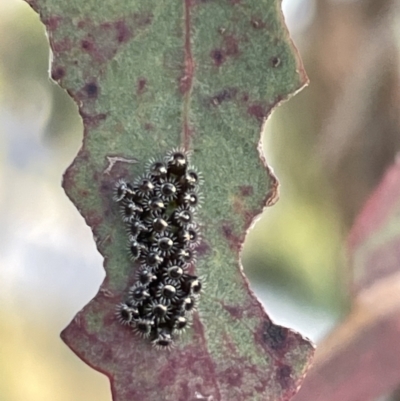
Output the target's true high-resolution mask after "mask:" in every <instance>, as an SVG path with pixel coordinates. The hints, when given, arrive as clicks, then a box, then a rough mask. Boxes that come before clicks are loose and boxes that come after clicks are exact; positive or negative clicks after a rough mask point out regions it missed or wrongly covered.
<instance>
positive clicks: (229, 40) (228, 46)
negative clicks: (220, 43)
mask: <svg viewBox="0 0 400 401" xmlns="http://www.w3.org/2000/svg"><path fill="white" fill-rule="evenodd" d="M224 45H225V46H224V47H225V53H226V55H227V56H237V55H238V54H239V44H238V40H237V39H236V38H235V37H234V36H233V35H227V36H225V38H224Z"/></svg>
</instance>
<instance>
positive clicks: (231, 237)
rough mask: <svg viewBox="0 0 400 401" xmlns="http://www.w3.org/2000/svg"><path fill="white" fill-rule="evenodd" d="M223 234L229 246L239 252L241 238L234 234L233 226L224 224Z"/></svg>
mask: <svg viewBox="0 0 400 401" xmlns="http://www.w3.org/2000/svg"><path fill="white" fill-rule="evenodd" d="M221 228H222V234H223V235H224V237H225V238H226V239H227V240H228V242H229V246H230V248H231V249H232V250H234V251H239V248H240V237H239V236H238V235H236V234H235V233H234V232H233V229H232V225H231V224H230V223H228V222H224V223H222V226H221Z"/></svg>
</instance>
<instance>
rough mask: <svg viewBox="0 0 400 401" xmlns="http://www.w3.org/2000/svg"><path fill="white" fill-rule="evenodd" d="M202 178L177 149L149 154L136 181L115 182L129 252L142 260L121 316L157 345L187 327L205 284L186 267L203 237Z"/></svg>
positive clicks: (163, 345) (169, 342) (166, 343)
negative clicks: (199, 218)
mask: <svg viewBox="0 0 400 401" xmlns="http://www.w3.org/2000/svg"><path fill="white" fill-rule="evenodd" d="M200 184H201V176H200V174H199V172H198V171H197V170H196V169H195V168H193V167H192V166H191V165H190V161H189V153H188V152H186V151H184V150H183V149H174V150H172V151H170V152H168V153H167V154H166V156H165V157H164V158H160V159H157V160H155V159H154V160H150V161H149V162H148V164H147V165H146V172H145V174H143V175H142V176H140V177H137V178H136V179H135V180H134V182H133V183H129V182H127V181H125V180H119V181H118V183H117V185H116V188H115V194H114V200H115V201H116V202H118V203H119V205H120V209H121V216H122V219H123V221H124V223H125V224H126V229H127V234H128V250H129V255H130V258H131V259H132V260H134V261H136V262H137V264H138V265H139V267H138V268H137V270H136V272H135V273H136V281H135V283H134V284H133V286H131V287H130V288H129V293H128V296H127V298H126V300H125V302H122V303H121V304H119V305H118V307H117V316H118V319H119V321H120V323H121V324H124V325H128V326H131V327H133V328H134V331H135V332H136V333H138V334H139V335H141V336H142V337H145V338H149V339H150V341H151V342H152V343H153V345H154V346H155V347H157V348H159V349H166V348H169V347H171V346H172V345H173V342H174V339H175V338H176V336H178V335H179V334H180V333H182V332H183V331H184V330H185V328H186V327H188V325H189V323H190V318H191V314H192V312H193V311H194V310H195V309H196V306H197V303H198V300H199V296H200V292H201V290H202V282H201V280H200V279H199V278H198V277H197V276H194V275H191V274H189V273H188V270H189V268H190V266H191V265H193V263H194V262H195V260H196V248H197V246H198V245H199V240H200V233H199V228H198V225H197V224H196V222H195V218H196V210H197V208H198V206H199V203H200V200H201V195H200V192H199V186H200Z"/></svg>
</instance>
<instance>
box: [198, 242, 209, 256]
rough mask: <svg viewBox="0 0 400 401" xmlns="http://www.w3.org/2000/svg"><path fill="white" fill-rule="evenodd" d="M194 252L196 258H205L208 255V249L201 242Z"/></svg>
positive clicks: (205, 244)
mask: <svg viewBox="0 0 400 401" xmlns="http://www.w3.org/2000/svg"><path fill="white" fill-rule="evenodd" d="M196 252H197V255H198V256H205V255H207V254H209V253H210V247H209V245H208V244H207V243H206V242H205V241H201V242H200V244H199V246H198V247H197V248H196Z"/></svg>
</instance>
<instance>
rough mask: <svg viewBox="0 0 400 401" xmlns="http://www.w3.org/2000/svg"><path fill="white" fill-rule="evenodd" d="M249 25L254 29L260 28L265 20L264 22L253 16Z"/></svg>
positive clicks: (263, 25)
mask: <svg viewBox="0 0 400 401" xmlns="http://www.w3.org/2000/svg"><path fill="white" fill-rule="evenodd" d="M251 25H252V26H253V28H255V29H261V28H264V27H265V22H264V21H263V20H262V19H261V18H258V17H253V18H252V19H251Z"/></svg>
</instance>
